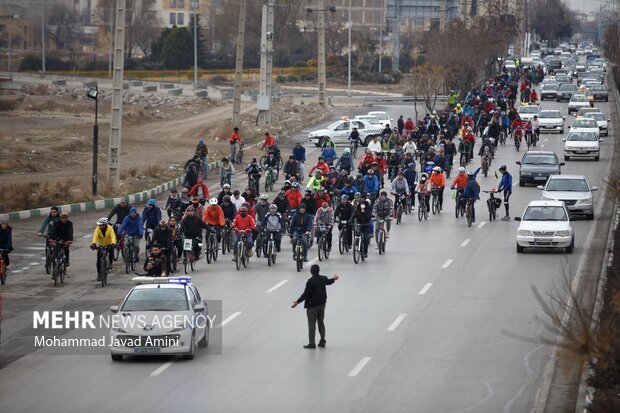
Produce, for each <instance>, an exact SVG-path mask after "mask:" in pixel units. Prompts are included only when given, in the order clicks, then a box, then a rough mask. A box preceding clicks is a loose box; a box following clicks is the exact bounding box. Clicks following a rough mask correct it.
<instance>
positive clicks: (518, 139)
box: [514, 131, 521, 152]
mask: <svg viewBox="0 0 620 413" xmlns="http://www.w3.org/2000/svg"><path fill="white" fill-rule="evenodd" d="M514 141H515V149H516V150H517V152H519V148H520V147H521V134H520V133H517V131H515V135H514Z"/></svg>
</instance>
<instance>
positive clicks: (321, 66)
mask: <svg viewBox="0 0 620 413" xmlns="http://www.w3.org/2000/svg"><path fill="white" fill-rule="evenodd" d="M324 13H325V0H319V27H318V29H319V35H318V40H319V52H318V71H319V73H318V77H319V105H321V106H327V96H326V94H325V88H326V85H325V84H326V83H327V76H326V73H325V72H326V69H325V14H324Z"/></svg>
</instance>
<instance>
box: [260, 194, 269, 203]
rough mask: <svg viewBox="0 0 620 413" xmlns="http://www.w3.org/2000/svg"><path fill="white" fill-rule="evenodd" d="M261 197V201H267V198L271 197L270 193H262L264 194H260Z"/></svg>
mask: <svg viewBox="0 0 620 413" xmlns="http://www.w3.org/2000/svg"><path fill="white" fill-rule="evenodd" d="M260 199H261V201H266V200H268V199H269V195H267V194H262V195H261V196H260Z"/></svg>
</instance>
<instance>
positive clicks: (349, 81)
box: [347, 0, 351, 97]
mask: <svg viewBox="0 0 620 413" xmlns="http://www.w3.org/2000/svg"><path fill="white" fill-rule="evenodd" d="M348 86H349V88H348V90H347V96H349V97H351V0H349V80H348Z"/></svg>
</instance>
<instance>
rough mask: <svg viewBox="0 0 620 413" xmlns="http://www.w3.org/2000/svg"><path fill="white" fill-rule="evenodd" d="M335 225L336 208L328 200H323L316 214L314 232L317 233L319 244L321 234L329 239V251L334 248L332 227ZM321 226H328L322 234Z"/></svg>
mask: <svg viewBox="0 0 620 413" xmlns="http://www.w3.org/2000/svg"><path fill="white" fill-rule="evenodd" d="M333 226H334V210H333V209H332V207H331V206H329V203H328V202H323V203H322V205H321V207H320V208H317V210H316V215H315V216H314V233H315V234H316V239H317V244H318V239H319V236H320V235H324V236H325V239H326V241H327V251H331V250H332V227H333ZM321 227H325V228H326V232H325V233H324V234H321Z"/></svg>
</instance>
